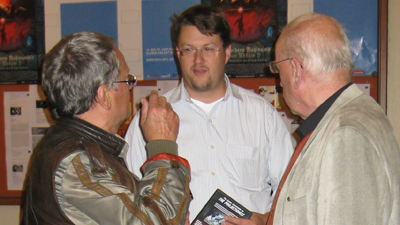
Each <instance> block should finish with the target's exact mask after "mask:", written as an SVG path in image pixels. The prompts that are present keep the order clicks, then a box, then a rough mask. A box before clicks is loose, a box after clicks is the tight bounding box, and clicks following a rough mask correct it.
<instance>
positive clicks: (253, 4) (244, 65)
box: [202, 0, 287, 78]
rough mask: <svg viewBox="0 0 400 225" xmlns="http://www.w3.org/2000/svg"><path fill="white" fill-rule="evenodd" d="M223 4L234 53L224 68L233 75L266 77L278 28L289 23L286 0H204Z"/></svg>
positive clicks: (217, 5)
mask: <svg viewBox="0 0 400 225" xmlns="http://www.w3.org/2000/svg"><path fill="white" fill-rule="evenodd" d="M202 3H203V4H208V5H211V6H213V7H219V8H221V9H222V10H223V11H224V13H225V16H226V18H227V19H228V22H229V25H230V27H231V41H232V54H231V58H230V59H229V62H228V64H227V65H226V68H225V72H226V74H227V75H228V76H229V77H231V78H234V77H266V76H268V75H269V70H266V69H265V65H266V63H268V62H270V61H272V60H273V57H274V53H273V47H274V44H275V41H276V40H277V38H278V36H279V31H280V30H281V29H282V28H283V27H284V26H285V25H286V23H287V16H286V13H287V1H286V0H234V1H232V0H202Z"/></svg>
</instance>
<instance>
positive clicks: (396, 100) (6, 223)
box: [0, 0, 400, 225]
mask: <svg viewBox="0 0 400 225" xmlns="http://www.w3.org/2000/svg"><path fill="white" fill-rule="evenodd" d="M47 1H49V0H45V2H47ZM307 1H308V2H307ZM309 2H310V1H309V0H289V7H288V20H291V19H293V18H294V17H295V16H296V14H295V13H294V11H293V13H291V10H292V9H293V8H292V7H290V5H292V4H298V6H299V7H301V8H302V9H303V10H304V11H307V10H308V9H311V10H312V9H313V6H312V3H311V4H309ZM311 2H312V1H311ZM290 13H291V14H290ZM139 15H140V13H139ZM398 21H400V0H389V51H388V93H387V100H388V101H387V107H388V113H387V114H388V117H389V119H390V122H391V123H392V125H393V127H394V129H395V133H396V138H397V142H399V143H400V116H399V112H400V88H399V87H400V79H399V78H400V63H399V61H400V30H399V29H398ZM0 221H1V224H2V225H16V224H18V223H19V206H0Z"/></svg>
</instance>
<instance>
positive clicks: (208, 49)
mask: <svg viewBox="0 0 400 225" xmlns="http://www.w3.org/2000/svg"><path fill="white" fill-rule="evenodd" d="M203 52H204V53H206V54H214V52H215V48H212V47H205V48H203Z"/></svg>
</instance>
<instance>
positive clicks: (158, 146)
mask: <svg viewBox="0 0 400 225" xmlns="http://www.w3.org/2000/svg"><path fill="white" fill-rule="evenodd" d="M146 149H147V157H148V159H150V158H151V157H153V156H155V155H158V154H162V153H168V154H171V155H178V144H177V143H175V142H173V141H168V140H154V141H149V142H148V143H147V144H146Z"/></svg>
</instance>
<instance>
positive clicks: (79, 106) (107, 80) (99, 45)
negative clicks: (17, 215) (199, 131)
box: [22, 32, 191, 224]
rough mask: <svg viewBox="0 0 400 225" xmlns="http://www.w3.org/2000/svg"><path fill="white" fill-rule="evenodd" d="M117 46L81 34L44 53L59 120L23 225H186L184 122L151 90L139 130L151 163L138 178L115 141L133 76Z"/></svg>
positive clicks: (39, 157) (34, 175)
mask: <svg viewBox="0 0 400 225" xmlns="http://www.w3.org/2000/svg"><path fill="white" fill-rule="evenodd" d="M113 43H114V41H113V40H112V39H111V38H109V37H106V36H105V35H102V34H98V33H90V32H82V33H76V34H72V35H70V36H67V37H65V38H63V39H62V40H61V41H60V42H59V43H58V44H57V45H56V46H55V47H54V48H53V49H52V50H50V52H49V53H48V54H47V55H46V58H45V61H44V64H43V74H42V88H43V91H44V93H45V95H46V97H47V102H48V106H49V110H50V112H51V114H52V117H53V118H54V119H55V124H54V125H52V126H51V127H50V129H49V131H48V132H47V134H46V135H45V136H44V137H43V139H42V140H41V141H40V142H39V143H38V145H37V146H36V148H35V149H34V150H33V154H32V158H31V167H30V170H29V173H28V175H27V178H26V188H25V200H24V205H23V207H24V213H23V221H22V224H184V223H185V222H186V223H187V224H188V218H186V213H187V211H188V206H189V202H190V200H191V197H190V190H189V181H190V167H189V163H188V162H187V161H186V160H185V159H183V158H181V157H178V156H177V145H176V143H175V141H176V138H177V135H178V128H179V118H178V116H177V115H176V114H175V113H174V112H173V110H172V108H171V105H170V104H169V103H167V102H166V100H165V98H164V97H158V93H157V92H156V91H153V92H152V93H151V95H150V98H149V100H148V101H147V100H146V99H142V100H141V102H142V104H143V108H142V114H141V120H140V125H141V128H142V129H143V134H144V135H145V136H146V139H148V140H149V142H148V144H147V145H146V148H147V149H148V152H149V157H148V160H147V161H146V163H145V164H144V165H143V167H142V169H143V171H144V173H145V175H144V177H143V179H142V180H140V181H139V180H137V179H136V177H134V176H133V175H132V174H131V173H130V172H129V171H128V169H127V168H126V166H125V162H124V160H123V157H124V156H125V154H126V150H127V149H128V144H127V143H126V142H125V141H124V140H123V139H122V138H121V137H119V136H117V135H116V133H117V130H118V128H119V126H120V125H121V124H122V123H123V122H124V121H125V120H126V119H128V118H129V116H130V109H129V102H130V91H131V90H132V87H133V86H134V85H135V84H136V78H135V77H134V76H133V75H131V74H128V72H129V68H128V65H127V63H126V62H125V59H124V56H123V55H122V53H121V52H120V51H119V50H118V49H116V48H115V47H114V45H113Z"/></svg>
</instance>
